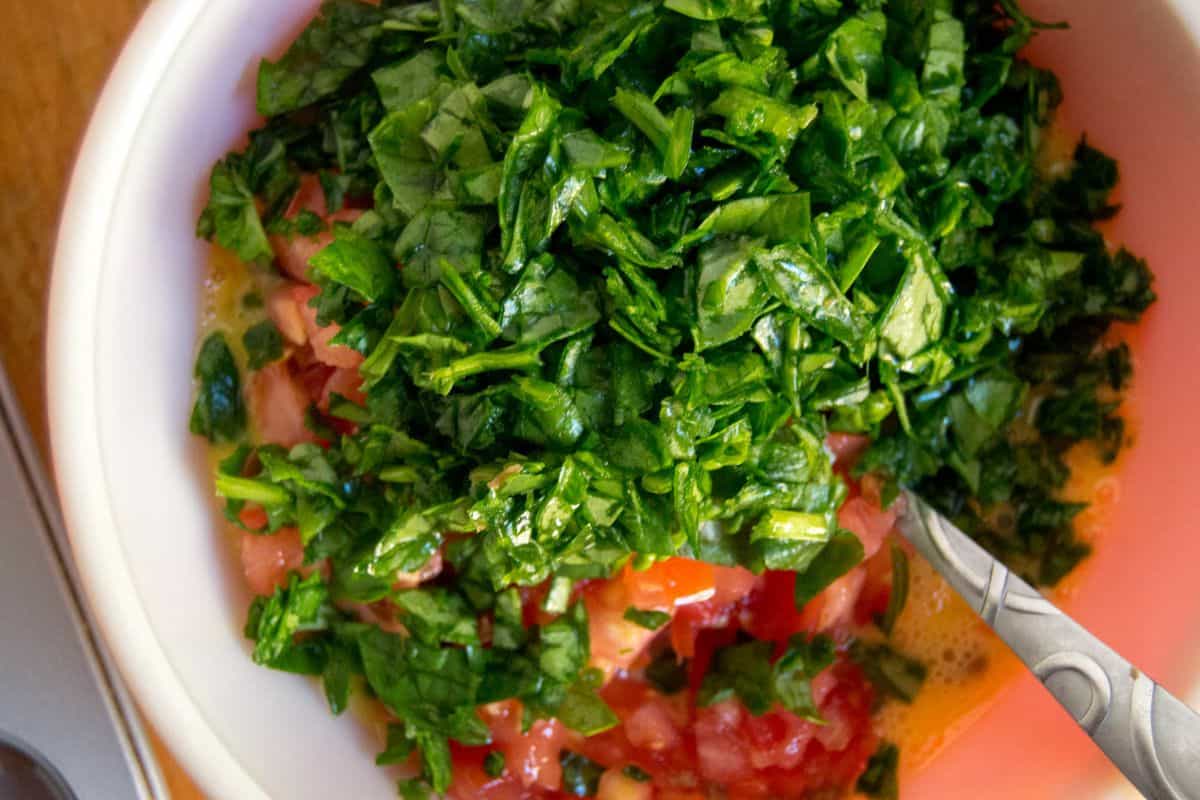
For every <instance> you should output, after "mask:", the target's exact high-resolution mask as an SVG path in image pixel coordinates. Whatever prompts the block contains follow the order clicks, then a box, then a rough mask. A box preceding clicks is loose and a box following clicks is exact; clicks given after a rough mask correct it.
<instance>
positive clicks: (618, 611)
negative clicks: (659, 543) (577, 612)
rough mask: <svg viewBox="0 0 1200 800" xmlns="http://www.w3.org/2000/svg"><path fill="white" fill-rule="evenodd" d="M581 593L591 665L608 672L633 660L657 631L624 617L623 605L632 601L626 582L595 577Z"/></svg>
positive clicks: (609, 673)
mask: <svg viewBox="0 0 1200 800" xmlns="http://www.w3.org/2000/svg"><path fill="white" fill-rule="evenodd" d="M582 597H583V602H584V607H585V608H586V609H587V613H588V638H589V639H590V640H591V664H592V666H594V667H596V668H597V669H599V670H600V671H602V672H603V673H604V674H605V675H606V676H607V675H611V674H612V673H613V672H614V671H615V670H618V669H624V668H625V667H628V666H630V665H631V664H633V662H634V661H636V660H637V658H638V656H640V655H641V653H642V651H643V650H644V649H645V648H646V645H648V644H650V642H651V641H652V640H653V639H654V637H655V636H656V635H657V632H656V631H652V630H647V629H646V628H643V627H642V626H641V625H638V624H636V623H634V622H630V621H629V620H627V619H625V611H626V609H628V608H629V607H630V606H631V605H634V603H633V601H632V599H631V598H630V596H629V587H628V585H627V584H626V582H625V581H623V580H611V581H597V582H596V583H593V584H589V585H588V586H586V587H584V589H583V592H582Z"/></svg>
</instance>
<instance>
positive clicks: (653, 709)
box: [626, 702, 681, 752]
mask: <svg viewBox="0 0 1200 800" xmlns="http://www.w3.org/2000/svg"><path fill="white" fill-rule="evenodd" d="M626 725H628V729H627V730H628V732H627V735H628V736H629V743H630V744H631V745H633V746H634V747H637V748H639V749H641V750H651V751H655V752H657V751H662V750H667V749H670V748H673V747H678V746H679V743H680V741H681V739H680V735H679V730H678V729H677V727H676V725H675V722H674V721H673V720H672V719H671V714H670V711H669V710H668V709H667V708H666V706H665V704H664V703H655V702H646V703H643V704H642V705H641V706H640V707H639V708H638V709H637V710H636V711H634V712H633V713H632V714H630V715H629V718H628V719H627V720H626Z"/></svg>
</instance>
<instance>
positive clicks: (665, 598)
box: [621, 558, 716, 611]
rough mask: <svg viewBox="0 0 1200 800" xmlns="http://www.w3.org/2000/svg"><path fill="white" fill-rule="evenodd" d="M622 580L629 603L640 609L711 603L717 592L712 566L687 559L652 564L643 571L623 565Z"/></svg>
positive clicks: (669, 608) (665, 560)
mask: <svg viewBox="0 0 1200 800" xmlns="http://www.w3.org/2000/svg"><path fill="white" fill-rule="evenodd" d="M621 580H622V581H623V582H624V583H625V587H626V591H627V592H628V596H629V602H630V603H631V604H632V605H634V606H636V607H637V608H641V609H658V610H660V611H670V610H672V609H673V608H675V607H676V606H684V605H688V604H689V603H700V602H703V601H705V600H710V599H712V597H713V595H714V594H715V593H716V574H715V571H714V569H713V565H712V564H708V563H705V562H703V561H694V560H692V559H690V558H667V559H663V560H662V561H655V562H654V563H653V564H652V565H651V566H650V567H649V568H648V569H644V570H638V569H634V568H633V567H632V566H631V565H626V566H625V569H624V570H622V572H621Z"/></svg>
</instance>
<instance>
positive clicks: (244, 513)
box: [237, 503, 267, 531]
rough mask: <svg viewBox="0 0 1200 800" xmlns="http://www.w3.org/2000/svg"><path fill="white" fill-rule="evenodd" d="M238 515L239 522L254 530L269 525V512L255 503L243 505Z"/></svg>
mask: <svg viewBox="0 0 1200 800" xmlns="http://www.w3.org/2000/svg"><path fill="white" fill-rule="evenodd" d="M237 516H238V522H240V523H242V524H243V525H245V526H246V527H247V528H249V529H250V530H252V531H259V530H262V529H263V528H265V527H267V512H266V511H263V509H262V506H257V505H255V504H254V503H247V504H246V505H245V506H243V507H242V510H241V511H239V512H238V515H237Z"/></svg>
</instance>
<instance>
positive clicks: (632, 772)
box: [621, 764, 653, 783]
mask: <svg viewBox="0 0 1200 800" xmlns="http://www.w3.org/2000/svg"><path fill="white" fill-rule="evenodd" d="M621 773H622V774H623V775H625V777H627V778H632V779H633V780H635V781H637V782H638V783H649V782H650V781H651V780H653V776H651V775H650V773H649V772H646V770H644V769H642V768H641V767H639V766H638V765H637V764H630V765H628V766H627V767H625V768H624V769H623V770H621Z"/></svg>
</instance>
